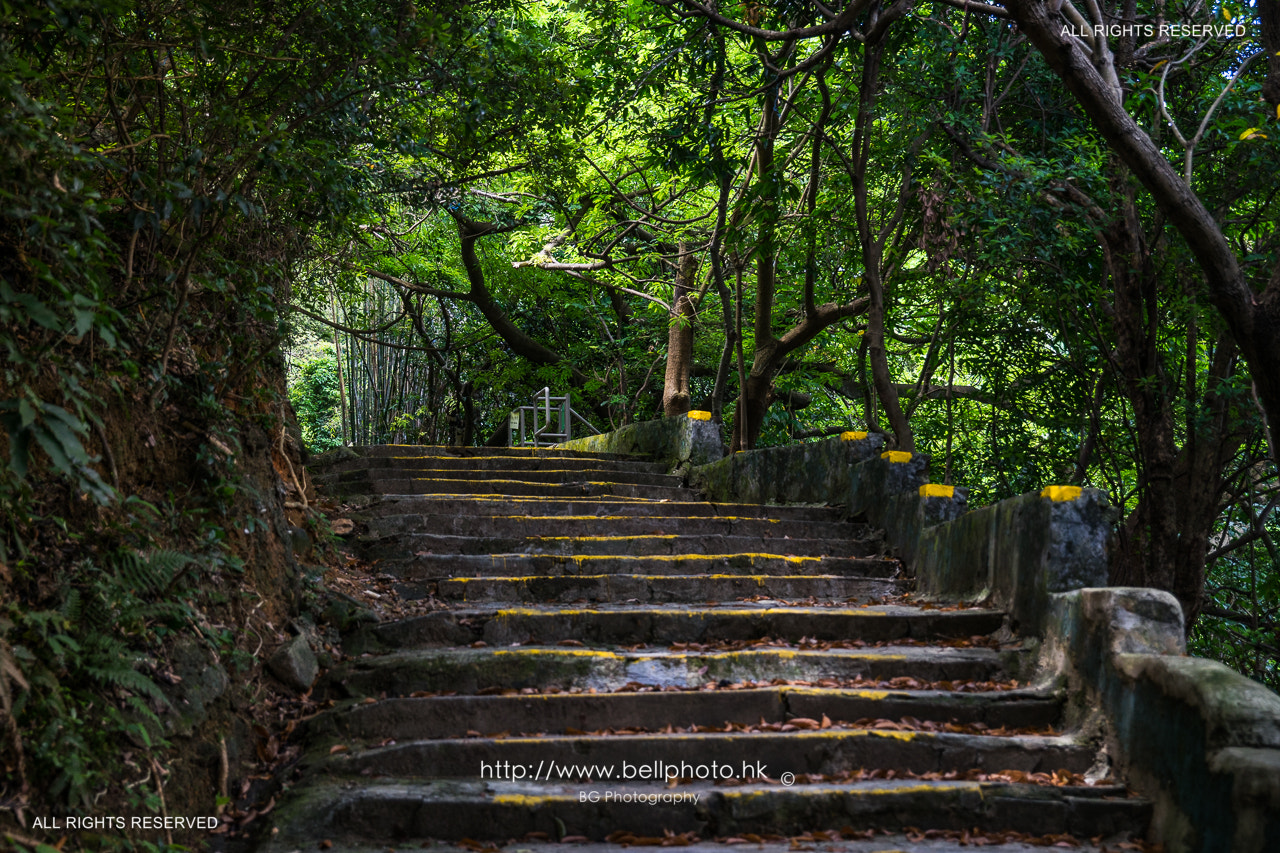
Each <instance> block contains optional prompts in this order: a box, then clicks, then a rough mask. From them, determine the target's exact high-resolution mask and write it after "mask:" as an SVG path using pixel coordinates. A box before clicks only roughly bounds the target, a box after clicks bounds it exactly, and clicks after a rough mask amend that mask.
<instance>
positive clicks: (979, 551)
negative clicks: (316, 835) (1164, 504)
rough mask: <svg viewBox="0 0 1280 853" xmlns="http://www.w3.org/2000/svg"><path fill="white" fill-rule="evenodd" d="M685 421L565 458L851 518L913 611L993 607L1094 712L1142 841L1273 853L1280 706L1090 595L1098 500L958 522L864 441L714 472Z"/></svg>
mask: <svg viewBox="0 0 1280 853" xmlns="http://www.w3.org/2000/svg"><path fill="white" fill-rule="evenodd" d="M687 424H688V422H687V419H682V418H673V419H665V420H663V421H653V422H650V423H649V424H648V425H646V424H634V425H632V426H631V427H627V428H625V430H624V431H620V434H619V437H618V438H616V439H610V438H609V437H607V436H597V437H595V438H594V439H583V440H581V442H582V443H580V442H572V443H570V444H569V445H565V446H568V447H575V448H578V449H584V450H585V449H596V450H610V451H618V450H621V451H622V452H640V453H650V454H652V455H654V456H656V457H657V458H660V459H664V460H674V463H675V464H673V465H672V467H673V468H676V467H679V466H680V465H684V464H688V465H689V466H690V480H691V482H692V483H693V484H695V485H699V486H701V487H702V488H703V489H704V490H705V491H706V493H707V495H708V497H709V498H710V499H713V500H718V501H739V502H752V503H787V502H803V503H829V504H843V505H846V506H848V507H849V510H850V514H851V515H855V516H862V517H865V518H866V519H867V520H868V521H869V522H870V523H872V524H874V525H876V526H878V527H882V528H883V529H884V530H885V539H886V543H887V544H888V546H889V547H890V549H891V550H892V551H893V552H894V553H895V554H896V555H897V556H899V557H900V558H902V559H903V561H904V562H905V564H906V565H907V568H908V570H909V571H911V572H913V573H914V574H915V576H916V578H917V582H918V585H919V589H920V591H921V592H922V593H924V594H925V595H926V596H928V597H932V598H934V599H938V600H950V601H975V602H976V601H984V602H990V603H991V604H993V605H994V606H998V607H1001V608H1003V609H1004V610H1005V611H1006V612H1007V613H1008V614H1009V619H1010V627H1011V628H1013V629H1014V630H1016V631H1018V632H1019V633H1021V634H1022V635H1023V636H1024V637H1026V638H1027V639H1028V640H1030V641H1032V642H1034V641H1036V640H1042V655H1041V672H1040V675H1041V677H1044V678H1050V679H1058V680H1060V681H1061V682H1062V683H1064V684H1066V685H1067V686H1068V688H1069V689H1070V691H1071V693H1072V695H1073V696H1075V697H1076V700H1077V701H1076V702H1075V706H1076V716H1077V718H1082V717H1083V716H1084V715H1086V714H1087V713H1089V712H1090V711H1097V710H1101V711H1102V712H1103V713H1104V714H1105V716H1106V719H1107V721H1108V726H1107V729H1108V751H1109V754H1110V756H1111V759H1112V761H1113V763H1114V766H1115V768H1116V769H1117V770H1118V771H1119V772H1120V775H1121V776H1123V777H1124V778H1126V779H1127V780H1129V782H1130V785H1131V786H1132V787H1133V788H1134V789H1135V790H1137V791H1139V792H1140V793H1142V794H1143V795H1145V796H1147V797H1149V798H1151V799H1152V800H1153V801H1154V803H1155V804H1156V808H1155V819H1154V821H1153V824H1152V828H1151V840H1153V841H1160V842H1163V843H1164V844H1165V845H1166V849H1167V850H1168V851H1169V853H1182V851H1196V853H1210V851H1214V853H1216V852H1217V851H1222V853H1227V851H1232V853H1262V851H1280V696H1276V694H1274V693H1272V692H1271V691H1269V690H1267V689H1266V688H1265V687H1262V686H1261V685H1259V684H1257V683H1256V682H1254V681H1251V680H1250V679H1248V678H1245V677H1244V676H1243V675H1240V674H1239V673H1237V672H1235V671H1233V670H1231V669H1229V668H1227V667H1225V666H1223V665H1222V664H1219V663H1217V662H1215V661H1209V660H1204V659H1201V658H1193V657H1187V656H1186V654H1185V644H1184V639H1183V637H1184V633H1183V622H1182V611H1181V608H1180V607H1179V605H1178V602H1177V600H1176V599H1174V598H1173V596H1171V595H1169V594H1168V593H1165V592H1161V591H1158V590H1151V589H1127V588H1104V587H1105V584H1106V581H1107V556H1106V554H1107V550H1106V549H1107V542H1108V539H1109V538H1110V536H1111V531H1112V525H1113V524H1114V522H1115V519H1116V516H1117V512H1116V510H1115V509H1113V508H1112V507H1111V506H1110V504H1109V503H1108V501H1107V497H1106V495H1105V493H1103V492H1102V491H1101V490H1098V489H1080V488H1077V487H1070V486H1051V487H1049V488H1047V489H1044V490H1043V491H1041V492H1039V493H1031V494H1026V495H1019V496H1018V497H1014V498H1009V499H1007V500H1004V501H1000V502H998V503H995V504H992V505H991V506H987V507H982V508H981V509H977V510H973V511H967V499H966V498H967V495H966V492H965V490H964V489H963V488H958V487H957V488H952V487H950V486H938V485H936V484H930V483H928V481H927V473H928V458H927V457H924V456H919V455H912V454H906V453H897V452H884V453H881V452H880V450H881V444H880V442H879V437H878V436H874V437H867V436H865V434H847V435H846V436H845V437H843V440H841V439H833V440H830V441H826V442H815V443H812V444H804V445H796V446H792V447H782V448H768V449H764V450H755V451H749V452H746V453H739V454H734V455H733V456H731V457H727V458H719V456H718V455H712V454H711V453H710V452H709V450H702V451H695V450H693V447H694V446H695V445H696V446H698V447H703V448H709V443H710V437H709V434H708V435H707V437H705V438H702V439H699V440H698V441H695V440H693V438H692V436H694V435H695V431H696V429H697V428H696V427H690V426H688V425H687ZM654 425H656V426H654ZM627 430H629V431H630V432H627V434H626V435H621V433H623V432H625V431H627ZM696 434H697V435H702V433H696ZM686 436H688V438H686ZM716 438H717V441H718V433H717V435H716ZM664 442H665V443H664Z"/></svg>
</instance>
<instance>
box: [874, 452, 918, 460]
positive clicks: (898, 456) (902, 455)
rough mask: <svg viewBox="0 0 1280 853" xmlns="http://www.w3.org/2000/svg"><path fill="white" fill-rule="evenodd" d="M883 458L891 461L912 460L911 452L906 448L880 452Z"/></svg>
mask: <svg viewBox="0 0 1280 853" xmlns="http://www.w3.org/2000/svg"><path fill="white" fill-rule="evenodd" d="M880 458H881V459H888V460H889V461H890V462H910V461H911V454H910V453H908V452H907V451H905V450H886V451H885V452H884V453H881V454H880Z"/></svg>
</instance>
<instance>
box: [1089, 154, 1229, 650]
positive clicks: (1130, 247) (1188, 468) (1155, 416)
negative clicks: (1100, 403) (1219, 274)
mask: <svg viewBox="0 0 1280 853" xmlns="http://www.w3.org/2000/svg"><path fill="white" fill-rule="evenodd" d="M1120 171H1121V172H1122V173H1123V174H1120V175H1118V176H1116V177H1115V179H1114V181H1113V184H1114V185H1115V187H1116V188H1117V190H1118V195H1120V196H1121V215H1120V216H1118V217H1116V219H1115V220H1114V221H1113V222H1112V223H1110V225H1109V226H1107V228H1106V229H1105V230H1104V231H1103V232H1102V245H1103V249H1104V252H1105V256H1106V263H1107V269H1108V273H1109V276H1110V279H1111V282H1112V288H1113V292H1114V300H1113V304H1114V315H1113V316H1114V319H1113V323H1114V326H1115V337H1116V353H1115V364H1116V367H1117V369H1118V371H1119V374H1120V378H1121V386H1122V390H1123V391H1124V393H1125V396H1126V397H1128V399H1129V402H1130V404H1131V405H1132V406H1133V425H1134V429H1135V431H1136V432H1137V434H1138V442H1137V445H1138V448H1137V449H1138V455H1139V465H1138V468H1139V482H1138V504H1137V506H1136V507H1135V508H1134V509H1133V511H1132V512H1131V513H1130V514H1129V516H1128V517H1127V518H1126V519H1125V521H1124V524H1123V525H1121V528H1120V531H1119V535H1118V539H1117V543H1116V548H1115V549H1114V550H1113V552H1112V555H1111V566H1110V581H1111V584H1112V585H1114V586H1147V587H1155V588H1156V589H1163V590H1167V591H1168V592H1171V593H1173V595H1174V596H1175V597H1176V598H1177V599H1178V601H1179V603H1180V604H1181V605H1182V611H1183V615H1184V616H1185V618H1186V628H1187V630H1188V631H1190V630H1191V626H1192V625H1193V624H1194V623H1195V620H1196V617H1197V616H1199V614H1200V610H1201V608H1202V607H1203V605H1204V581H1205V564H1206V558H1207V555H1208V551H1209V534H1210V531H1211V530H1212V528H1213V523H1214V520H1215V519H1216V518H1217V515H1218V495H1219V494H1220V491H1221V486H1222V474H1223V469H1224V467H1225V465H1226V463H1227V461H1228V460H1229V459H1230V458H1231V457H1232V456H1233V455H1234V453H1235V452H1236V449H1237V448H1238V447H1239V445H1240V433H1239V431H1238V430H1233V429H1230V428H1229V426H1228V424H1227V413H1228V410H1227V402H1226V400H1225V399H1223V397H1222V396H1221V395H1220V394H1219V393H1218V390H1217V385H1218V383H1219V382H1221V381H1223V380H1225V379H1226V378H1227V377H1228V376H1229V375H1230V373H1231V366H1232V362H1233V352H1234V347H1233V346H1232V345H1231V344H1230V343H1229V342H1228V341H1227V340H1226V339H1225V338H1224V339H1222V340H1220V341H1219V342H1218V346H1217V348H1216V351H1215V354H1214V359H1213V363H1212V364H1211V365H1210V370H1209V386H1208V389H1207V391H1206V393H1205V399H1204V403H1203V405H1202V406H1200V407H1198V408H1201V409H1202V411H1203V413H1204V414H1205V417H1204V418H1201V419H1196V421H1195V422H1194V424H1193V429H1194V430H1196V431H1193V432H1192V433H1190V434H1189V435H1188V436H1187V439H1186V441H1185V443H1184V444H1183V446H1182V448H1181V450H1179V448H1178V447H1177V440H1176V434H1175V429H1174V411H1173V403H1174V400H1175V399H1176V397H1177V396H1178V395H1180V394H1181V393H1183V392H1182V390H1181V389H1180V388H1179V387H1178V383H1177V381H1176V380H1174V379H1171V378H1170V377H1169V376H1168V374H1167V371H1166V370H1165V367H1164V361H1163V355H1162V350H1161V347H1162V344H1161V339H1160V330H1161V328H1163V327H1165V326H1167V323H1162V322H1161V321H1162V319H1163V318H1162V317H1161V316H1160V313H1159V312H1160V306H1159V301H1158V296H1159V290H1160V281H1159V278H1158V274H1157V272H1156V266H1157V265H1156V264H1154V263H1153V262H1152V257H1151V251H1150V249H1149V246H1148V243H1147V242H1146V241H1145V240H1144V237H1143V233H1144V232H1143V227H1142V222H1141V219H1140V217H1139V214H1138V210H1137V205H1136V203H1135V200H1134V195H1133V189H1132V185H1131V184H1129V182H1128V180H1127V178H1128V175H1127V172H1126V171H1125V170H1123V169H1120ZM1186 369H1187V370H1189V371H1190V370H1193V369H1194V363H1193V362H1188V364H1187V365H1186ZM1193 402H1194V401H1188V405H1189V406H1190V405H1191V404H1192V403H1193Z"/></svg>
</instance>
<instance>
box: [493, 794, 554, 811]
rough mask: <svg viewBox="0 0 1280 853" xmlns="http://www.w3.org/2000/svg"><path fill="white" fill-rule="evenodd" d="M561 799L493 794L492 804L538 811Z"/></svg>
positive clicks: (529, 795) (528, 795)
mask: <svg viewBox="0 0 1280 853" xmlns="http://www.w3.org/2000/svg"><path fill="white" fill-rule="evenodd" d="M560 799H563V798H552V797H539V796H535V795H531V794H494V795H493V802H494V804H495V805H499V806H524V807H525V808H530V809H538V808H542V807H543V806H546V805H548V804H549V803H553V802H558V801H559V800H560Z"/></svg>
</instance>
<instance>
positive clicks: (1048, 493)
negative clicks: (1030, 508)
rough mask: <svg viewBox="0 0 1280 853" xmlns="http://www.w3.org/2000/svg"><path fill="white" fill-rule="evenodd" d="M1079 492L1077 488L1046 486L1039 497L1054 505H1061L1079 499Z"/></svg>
mask: <svg viewBox="0 0 1280 853" xmlns="http://www.w3.org/2000/svg"><path fill="white" fill-rule="evenodd" d="M1080 491H1081V489H1080V487H1079V486H1048V487H1046V488H1045V490H1044V491H1043V492H1041V493H1040V497H1042V498H1048V499H1049V500H1051V501H1053V502H1054V503H1061V502H1063V501H1073V500H1075V499H1076V498H1078V497H1080Z"/></svg>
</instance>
